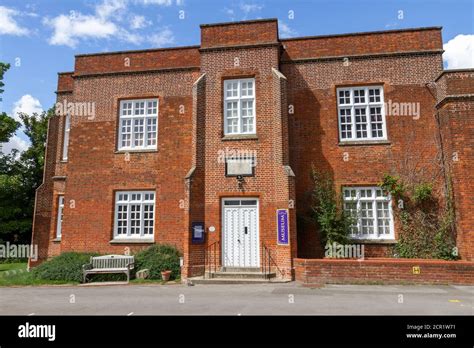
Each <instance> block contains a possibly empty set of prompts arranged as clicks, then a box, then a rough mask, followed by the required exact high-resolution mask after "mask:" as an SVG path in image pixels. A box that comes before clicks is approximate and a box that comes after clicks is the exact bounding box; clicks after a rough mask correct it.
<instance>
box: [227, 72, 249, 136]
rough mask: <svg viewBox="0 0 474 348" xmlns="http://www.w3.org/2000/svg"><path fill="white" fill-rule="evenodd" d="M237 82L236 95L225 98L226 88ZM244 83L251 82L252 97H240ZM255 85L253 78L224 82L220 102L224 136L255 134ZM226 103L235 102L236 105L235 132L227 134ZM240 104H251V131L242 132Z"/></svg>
mask: <svg viewBox="0 0 474 348" xmlns="http://www.w3.org/2000/svg"><path fill="white" fill-rule="evenodd" d="M235 82H237V95H236V96H230V97H228V96H227V86H228V85H229V84H231V83H235ZM245 82H252V86H253V88H252V95H246V96H244V97H243V96H242V84H243V83H245ZM255 96H256V84H255V79H254V78H246V79H229V80H224V84H223V93H222V101H223V109H222V110H223V111H224V135H240V134H257V103H256V97H255ZM228 102H236V103H237V117H236V118H237V132H229V131H228V119H227V103H228ZM242 102H252V110H253V123H252V128H253V131H251V132H249V131H247V132H244V131H243V130H242V128H243V117H242Z"/></svg>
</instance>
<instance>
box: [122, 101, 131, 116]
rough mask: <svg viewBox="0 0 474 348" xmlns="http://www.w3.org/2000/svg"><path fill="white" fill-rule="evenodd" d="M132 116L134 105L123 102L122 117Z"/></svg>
mask: <svg viewBox="0 0 474 348" xmlns="http://www.w3.org/2000/svg"><path fill="white" fill-rule="evenodd" d="M131 114H132V103H131V102H123V103H122V113H121V115H122V116H130V115H131Z"/></svg>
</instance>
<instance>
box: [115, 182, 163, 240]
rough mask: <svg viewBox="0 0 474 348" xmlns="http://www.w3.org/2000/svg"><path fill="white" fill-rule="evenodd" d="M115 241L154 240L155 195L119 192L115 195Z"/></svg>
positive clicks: (141, 192) (146, 192)
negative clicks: (124, 239) (128, 239)
mask: <svg viewBox="0 0 474 348" xmlns="http://www.w3.org/2000/svg"><path fill="white" fill-rule="evenodd" d="M114 226H115V227H114V239H122V238H131V239H137V238H143V239H153V232H154V227H155V193H154V192H153V191H129V192H125V191H119V192H116V193H115V223H114Z"/></svg>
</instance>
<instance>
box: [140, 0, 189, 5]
mask: <svg viewBox="0 0 474 348" xmlns="http://www.w3.org/2000/svg"><path fill="white" fill-rule="evenodd" d="M138 2H140V3H142V4H143V5H160V6H171V5H173V3H174V1H173V0H138ZM182 3H183V1H182V0H176V4H177V5H181V4H182Z"/></svg>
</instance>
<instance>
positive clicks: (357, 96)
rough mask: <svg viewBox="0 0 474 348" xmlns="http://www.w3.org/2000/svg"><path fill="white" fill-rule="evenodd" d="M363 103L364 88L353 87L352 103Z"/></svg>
mask: <svg viewBox="0 0 474 348" xmlns="http://www.w3.org/2000/svg"><path fill="white" fill-rule="evenodd" d="M363 103H365V90H364V89H354V104H363Z"/></svg>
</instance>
